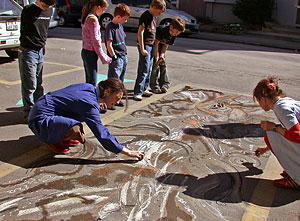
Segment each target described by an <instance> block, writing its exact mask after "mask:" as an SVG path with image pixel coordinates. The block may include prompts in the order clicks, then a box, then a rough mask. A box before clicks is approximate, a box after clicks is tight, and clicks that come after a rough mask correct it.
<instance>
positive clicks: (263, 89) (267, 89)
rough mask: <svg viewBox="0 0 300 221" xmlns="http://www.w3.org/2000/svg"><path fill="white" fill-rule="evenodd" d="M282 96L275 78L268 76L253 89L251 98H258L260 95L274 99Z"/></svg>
mask: <svg viewBox="0 0 300 221" xmlns="http://www.w3.org/2000/svg"><path fill="white" fill-rule="evenodd" d="M278 96H279V97H284V96H285V94H284V93H283V92H282V90H281V88H280V87H278V85H277V79H276V78H275V77H268V78H267V79H263V80H261V81H260V82H258V84H257V85H256V87H255V88H254V90H253V100H255V98H256V100H260V99H261V98H262V97H265V98H269V99H270V100H274V99H275V98H276V97H278Z"/></svg>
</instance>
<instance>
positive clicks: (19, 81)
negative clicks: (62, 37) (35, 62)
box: [0, 62, 83, 86]
mask: <svg viewBox="0 0 300 221" xmlns="http://www.w3.org/2000/svg"><path fill="white" fill-rule="evenodd" d="M45 63H46V64H53V65H61V66H67V67H72V69H68V70H64V71H57V72H54V73H50V74H45V75H43V79H44V78H49V77H53V76H57V75H63V74H67V73H70V72H74V71H80V70H83V67H79V66H74V65H67V64H59V63H54V62H45ZM0 84H4V85H10V86H12V85H16V84H21V80H16V81H6V80H2V79H0Z"/></svg>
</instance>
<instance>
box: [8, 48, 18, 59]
mask: <svg viewBox="0 0 300 221" xmlns="http://www.w3.org/2000/svg"><path fill="white" fill-rule="evenodd" d="M5 52H6V54H7V55H8V56H9V57H11V58H12V59H16V58H18V51H13V50H5Z"/></svg>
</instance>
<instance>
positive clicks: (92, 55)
mask: <svg viewBox="0 0 300 221" xmlns="http://www.w3.org/2000/svg"><path fill="white" fill-rule="evenodd" d="M81 58H82V60H83V66H84V71H85V80H86V83H90V84H92V85H94V86H96V85H97V72H98V66H97V61H98V55H97V53H96V52H95V51H89V50H86V49H82V50H81Z"/></svg>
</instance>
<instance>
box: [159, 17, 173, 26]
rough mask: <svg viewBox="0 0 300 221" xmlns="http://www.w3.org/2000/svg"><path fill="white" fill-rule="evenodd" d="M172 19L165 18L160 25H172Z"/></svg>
mask: <svg viewBox="0 0 300 221" xmlns="http://www.w3.org/2000/svg"><path fill="white" fill-rule="evenodd" d="M171 21H172V20H171V19H168V18H167V19H164V20H162V21H161V22H160V23H159V25H161V26H167V25H170V24H171Z"/></svg>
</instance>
